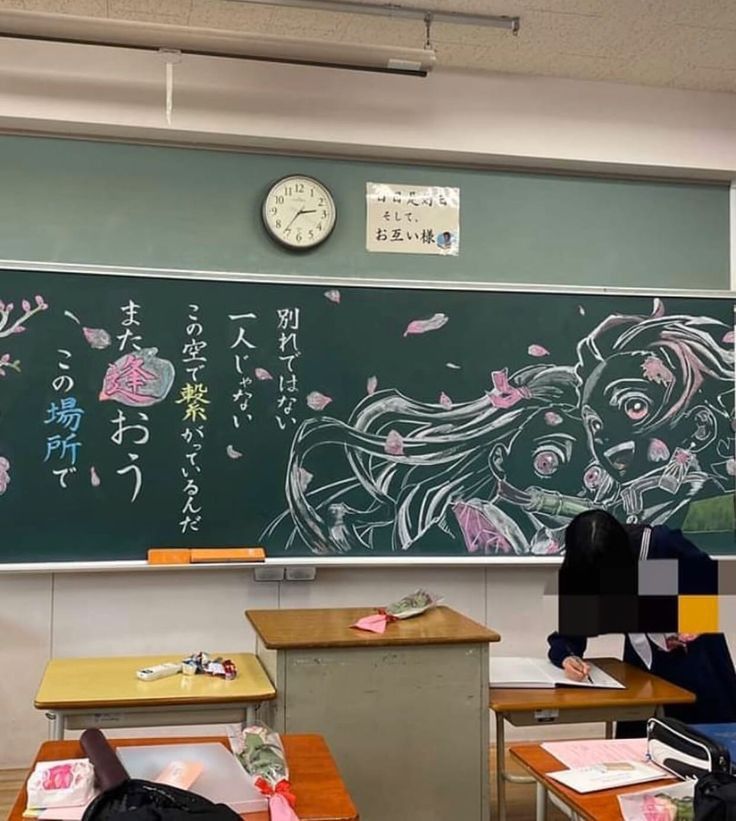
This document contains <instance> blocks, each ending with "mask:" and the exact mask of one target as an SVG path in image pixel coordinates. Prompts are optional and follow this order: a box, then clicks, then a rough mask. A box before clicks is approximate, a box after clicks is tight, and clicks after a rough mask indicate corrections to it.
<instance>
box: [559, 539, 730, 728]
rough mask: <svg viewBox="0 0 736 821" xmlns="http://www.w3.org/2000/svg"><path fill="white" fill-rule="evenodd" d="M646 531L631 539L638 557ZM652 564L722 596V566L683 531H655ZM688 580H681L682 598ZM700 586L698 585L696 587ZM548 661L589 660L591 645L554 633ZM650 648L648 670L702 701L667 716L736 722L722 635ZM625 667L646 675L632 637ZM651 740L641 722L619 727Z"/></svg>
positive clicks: (671, 709)
mask: <svg viewBox="0 0 736 821" xmlns="http://www.w3.org/2000/svg"><path fill="white" fill-rule="evenodd" d="M643 533H644V529H643V528H632V529H631V530H630V539H631V541H632V549H634V550H635V551H636V553H637V554H638V552H639V543H640V541H641V538H642V535H643ZM647 558H648V559H677V560H679V562H680V564H681V567H682V566H686V567H687V572H688V576H689V577H690V578H691V579H692V578H693V577H695V578H696V579H697V578H698V577H700V579H701V589H698V590H693V591H692V592H693V593H695V592H698V593H706V592H707V593H709V594H715V593H716V592H717V563H716V562H715V561H714V560H713V559H711V558H710V557H709V556H707V555H706V554H705V553H703V552H702V551H701V550H699V549H698V548H697V547H696V546H695V545H694V544H692V543H691V542H689V541H688V540H687V539H686V538H685V537H684V536H683V534H682V533H681V531H679V530H670V529H669V528H667V527H664V526H661V525H660V526H656V527H653V528H651V539H650V545H649V551H648V555H647ZM705 578H707V579H711V580H715V586H713V585H711V587H712V589H709V590H707V591H706V590H703V589H702V579H705ZM682 579H683V575H682V573H681V575H680V580H681V581H680V594H682V593H683V592H689V591H683V590H682ZM696 583H697V582H696ZM547 641H548V643H549V653H548V656H549V659H550V661H551V662H552V663H553V664H555V665H556V666H557V667H562V662H563V661H564V659H565V658H567V657H568V656H571V655H572V656H580V657H581V658H582V657H583V656H584V654H585V650H586V648H587V644H588V640H587V638H585V637H583V636H567V635H560V634H559V633H552V635H550V636H549V637H548V638H547ZM650 644H651V653H652V664H651V668H649V672H651V673H652V674H653V675H655V676H659V677H660V678H663V679H665V680H666V681H669V682H670V683H671V684H675V685H677V686H678V687H683V688H684V689H686V690H689V691H690V692H691V693H694V694H695V695H696V697H697V701H696V702H695V703H693V704H678V705H671V706H667V705H665V706H664V713H665V715H666V716H668V717H670V718H676V719H679V720H680V721H684V722H686V723H688V724H710V723H721V724H725V723H731V722H736V671H734V666H733V661H732V659H731V654H730V652H729V649H728V645H727V643H726V639H725V637H724V636H723V634H721V633H712V634H704V635H701V636H699V637H698V638H697V639H695V640H694V641H692V642H690V643H689V644H688V645H687V646H686V647H683V648H676V649H673V650H671V651H669V652H666V651H664V650H662V649H660V648H659V647H658V646H656V645H655V644H652V643H650ZM624 661H625V662H627V663H628V664H631V665H633V666H634V667H638V668H640V669H642V670H647V669H648V668H647V666H646V664H645V663H644V661H643V660H642V658H641V656H640V655H639V653H638V652H637V651H636V650H635V649H634V645H633V644H632V642H631V639H630V637H629V636H628V635H627V636H626V639H625V642H624ZM645 735H646V724H645V723H644V722H638V721H627V722H619V723H618V724H617V725H616V737H617V738H642V737H644V736H645Z"/></svg>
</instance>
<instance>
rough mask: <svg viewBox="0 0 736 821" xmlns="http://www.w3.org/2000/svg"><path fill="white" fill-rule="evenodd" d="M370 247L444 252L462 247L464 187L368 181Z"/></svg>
mask: <svg viewBox="0 0 736 821" xmlns="http://www.w3.org/2000/svg"><path fill="white" fill-rule="evenodd" d="M365 246H366V248H367V249H368V250H369V251H377V252H379V253H381V252H382V253H389V254H440V255H442V256H457V255H458V253H459V251H460V189H459V188H446V187H435V186H422V185H398V184H395V183H376V182H368V183H366V235H365Z"/></svg>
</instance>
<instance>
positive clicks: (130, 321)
mask: <svg viewBox="0 0 736 821" xmlns="http://www.w3.org/2000/svg"><path fill="white" fill-rule="evenodd" d="M140 308H141V306H140V305H137V304H136V303H135V302H134V301H133V300H132V299H129V300H128V302H127V304H126V305H122V306H121V307H120V312H121V313H122V314H123V319H122V320H121V321H120V325H121V327H122V329H123V330H122V333H121V334H119V335H118V336H117V340H118V342H119V343H120V347H119V348H118V350H120V351H124V350H125V346H126V345H128V344H130V345H131V346H132V347H133V348H134V349H135V350H139V349H140V347H141V346H140V344H139V343H140V342H141V340H142V339H143V337H142V336H141V335H140V334H139V333H137V328H138V327H139V326H140V324H141V323H140V320H139V319H138V311H139V310H140Z"/></svg>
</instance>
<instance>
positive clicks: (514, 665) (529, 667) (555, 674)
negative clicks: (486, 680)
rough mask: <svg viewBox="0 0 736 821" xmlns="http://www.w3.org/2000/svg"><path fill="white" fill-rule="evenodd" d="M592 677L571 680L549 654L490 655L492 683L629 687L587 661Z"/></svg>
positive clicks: (545, 686) (531, 687) (609, 688)
mask: <svg viewBox="0 0 736 821" xmlns="http://www.w3.org/2000/svg"><path fill="white" fill-rule="evenodd" d="M588 666H589V667H590V679H591V680H590V681H588V680H587V679H583V681H572V679H569V678H568V677H567V675H566V674H565V671H564V670H561V669H560V668H559V667H556V666H555V665H554V664H552V662H551V661H550V660H549V659H546V658H526V657H520V656H500V657H493V658H491V662H490V680H491V686H492V687H510V688H513V689H518V688H522V689H523V688H527V689H538V688H539V689H546V688H550V689H551V688H553V687H582V688H586V687H588V688H602V689H608V690H625V689H626V687H625V686H624V685H623V684H621V682H620V681H617V680H616V679H615V678H613V676H610V675H609V674H608V673H606V671H605V670H602V669H601V668H600V667H598V666H597V665H596V664H594V663H592V662H588Z"/></svg>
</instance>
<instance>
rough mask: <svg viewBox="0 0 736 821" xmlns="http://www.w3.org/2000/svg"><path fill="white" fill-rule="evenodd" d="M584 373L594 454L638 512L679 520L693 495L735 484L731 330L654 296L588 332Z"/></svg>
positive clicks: (582, 350)
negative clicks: (642, 308)
mask: <svg viewBox="0 0 736 821" xmlns="http://www.w3.org/2000/svg"><path fill="white" fill-rule="evenodd" d="M576 373H577V375H578V376H579V378H580V381H581V400H580V411H581V416H582V419H583V424H584V426H585V429H586V432H587V437H588V444H589V447H590V450H591V453H592V454H593V456H595V458H596V460H597V461H598V463H599V464H600V466H601V468H602V469H603V470H605V471H606V472H607V473H608V474H609V475H610V477H611V478H612V479H613V480H614V481H615V482H616V483H617V484H618V485H619V488H620V490H619V498H618V504H619V505H620V506H621V508H622V512H623V513H624V514H625V515H626V517H627V518H628V519H629V521H632V522H636V521H641V522H647V523H649V524H662V523H664V522H667V523H668V524H669V525H670V526H675V527H676V526H679V524H680V523H681V522H682V521H683V520H684V518H685V514H686V512H687V505H688V504H689V503H690V502H691V501H692V500H693V499H695V498H707V497H713V496H723V495H724V494H725V493H726V492H729V491H730V492H733V486H734V479H733V474H734V458H733V456H734V454H733V429H732V422H733V418H734V351H733V333H732V329H730V328H729V327H728V326H726V325H724V324H723V323H722V322H719V321H718V320H716V319H712V318H709V317H705V316H686V315H673V316H667V315H665V312H664V306H663V304H662V303H661V302H660V301H659V300H655V304H654V311H653V313H652V314H651V316H648V317H641V316H624V315H612V316H609V317H608V318H606V319H605V320H604V321H603V322H601V323H600V324H599V325H598V326H597V327H596V328H595V329H594V330H593V331H592V332H591V333H590V334H589V335H588V336H586V337H585V338H584V339H583V340H581V342H580V343H579V345H578V363H577V366H576ZM601 495H603V494H601ZM612 504H613V502H612V500H610V498H609V507H611V506H612Z"/></svg>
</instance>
